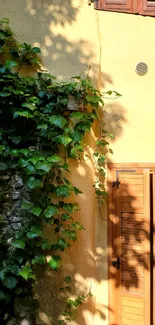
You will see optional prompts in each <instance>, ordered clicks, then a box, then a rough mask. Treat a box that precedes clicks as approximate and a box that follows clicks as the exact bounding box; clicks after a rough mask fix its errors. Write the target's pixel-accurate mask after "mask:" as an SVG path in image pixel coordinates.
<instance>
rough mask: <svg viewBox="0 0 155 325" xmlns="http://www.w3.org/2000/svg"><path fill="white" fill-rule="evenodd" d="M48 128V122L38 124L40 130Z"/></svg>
mask: <svg viewBox="0 0 155 325" xmlns="http://www.w3.org/2000/svg"><path fill="white" fill-rule="evenodd" d="M47 128H48V125H47V124H40V125H37V129H38V130H47Z"/></svg>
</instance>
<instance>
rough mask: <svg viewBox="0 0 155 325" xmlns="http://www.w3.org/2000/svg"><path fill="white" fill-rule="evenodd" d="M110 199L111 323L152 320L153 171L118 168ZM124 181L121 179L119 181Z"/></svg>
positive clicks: (144, 324)
mask: <svg viewBox="0 0 155 325" xmlns="http://www.w3.org/2000/svg"><path fill="white" fill-rule="evenodd" d="M113 177H114V180H116V178H117V182H116V183H113V184H112V183H111V184H110V186H111V195H110V197H111V200H110V201H109V208H110V209H109V212H110V216H109V219H110V221H109V325H151V322H150V306H151V305H150V172H149V169H140V168H139V169H135V170H133V168H132V169H130V170H127V171H126V170H125V168H124V170H123V171H122V170H120V171H119V170H114V171H113ZM119 182H120V183H119Z"/></svg>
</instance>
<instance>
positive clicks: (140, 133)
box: [0, 0, 155, 325]
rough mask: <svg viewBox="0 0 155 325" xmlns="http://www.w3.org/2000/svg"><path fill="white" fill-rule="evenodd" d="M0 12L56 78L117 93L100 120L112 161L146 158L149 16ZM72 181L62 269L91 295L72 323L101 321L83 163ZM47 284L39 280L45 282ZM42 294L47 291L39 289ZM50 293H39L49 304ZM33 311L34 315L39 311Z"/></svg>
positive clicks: (55, 6)
mask: <svg viewBox="0 0 155 325" xmlns="http://www.w3.org/2000/svg"><path fill="white" fill-rule="evenodd" d="M0 12H1V16H3V17H8V18H9V19H10V21H11V26H12V29H13V31H14V32H15V34H16V36H17V37H18V38H19V40H20V41H21V42H23V41H25V42H28V43H31V44H33V45H36V46H40V47H41V49H42V59H43V63H44V66H45V67H46V68H47V69H48V70H49V71H50V73H51V74H53V75H56V76H57V77H58V79H59V80H67V79H68V78H70V77H72V76H74V75H79V74H81V73H87V72H88V69H89V68H88V66H91V68H90V75H91V76H92V77H93V80H94V82H95V83H96V85H97V87H100V89H101V90H103V89H104V90H109V89H111V90H116V91H118V92H120V93H121V94H122V97H121V98H119V99H116V100H112V99H105V102H106V110H107V113H106V114H105V119H106V121H107V125H108V128H109V130H110V131H111V132H112V133H113V134H114V136H115V138H114V140H113V142H112V149H113V151H114V155H113V157H112V160H113V161H115V162H154V150H153V142H154V138H155V127H154V121H155V110H154V84H155V59H154V53H155V39H154V38H153V36H152V35H153V34H152V33H153V31H154V28H155V20H154V19H153V18H149V17H141V16H134V15H126V14H119V13H109V12H101V11H100V12H98V11H95V10H94V9H93V6H91V7H89V6H88V5H87V0H75V1H73V0H66V1H64V0H22V1H21V0H14V1H12V0H1V1H0ZM141 60H144V61H145V62H146V63H147V64H148V67H149V71H148V74H147V75H146V76H144V77H139V76H138V75H137V74H136V73H135V66H136V63H137V62H139V61H141ZM72 169H73V176H72V178H73V182H74V183H75V184H76V186H78V187H79V188H81V190H83V193H84V194H83V195H81V196H80V197H79V203H80V207H81V212H80V219H81V220H82V222H83V223H84V225H85V227H86V229H87V230H86V231H85V232H83V233H81V234H80V236H79V241H78V243H76V244H75V246H74V247H73V249H72V250H71V251H69V252H68V256H67V257H66V265H67V269H69V271H70V272H71V273H74V274H75V288H76V290H77V292H82V291H83V290H85V288H87V289H88V288H89V287H90V286H91V287H92V292H93V293H94V299H93V300H92V301H90V302H88V303H87V305H85V306H84V308H83V310H82V313H81V315H82V316H81V317H80V318H79V319H78V320H77V323H78V324H80V325H85V324H86V325H88V324H89V325H91V324H93V323H94V320H95V323H96V324H98V325H99V324H104V325H106V324H108V281H107V228H106V225H107V223H106V213H103V215H104V216H105V220H103V219H102V218H101V216H100V215H99V213H98V210H97V206H96V202H95V196H94V191H93V189H92V185H93V182H94V170H93V165H92V162H91V161H88V160H87V159H86V161H85V162H84V163H83V165H82V166H80V167H79V166H78V165H76V164H73V166H72ZM48 287H49V286H48V285H46V288H48ZM45 295H46V297H48V295H47V293H46V292H45ZM50 297H51V296H50V295H49V299H47V305H49V306H48V311H49V310H50V303H52V301H51V298H50ZM40 315H41V316H40V317H42V314H41V313H40ZM75 322H76V321H75Z"/></svg>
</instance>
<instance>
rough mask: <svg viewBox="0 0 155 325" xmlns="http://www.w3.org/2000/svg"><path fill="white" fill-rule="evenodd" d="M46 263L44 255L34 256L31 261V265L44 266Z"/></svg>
mask: <svg viewBox="0 0 155 325" xmlns="http://www.w3.org/2000/svg"><path fill="white" fill-rule="evenodd" d="M45 263H46V259H45V256H44V255H38V256H35V257H34V258H33V259H32V264H33V265H34V264H45Z"/></svg>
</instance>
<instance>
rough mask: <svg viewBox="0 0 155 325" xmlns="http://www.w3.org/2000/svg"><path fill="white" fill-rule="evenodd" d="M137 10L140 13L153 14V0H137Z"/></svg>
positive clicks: (154, 3) (154, 6) (154, 7)
mask: <svg viewBox="0 0 155 325" xmlns="http://www.w3.org/2000/svg"><path fill="white" fill-rule="evenodd" d="M138 12H139V14H141V15H147V16H155V1H147V0H139V3H138Z"/></svg>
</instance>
